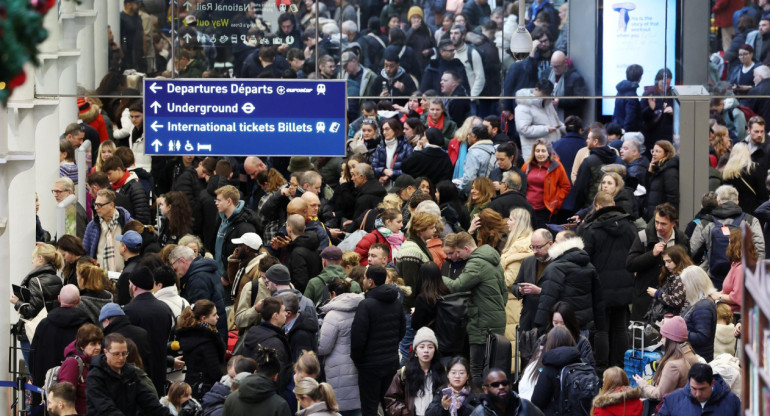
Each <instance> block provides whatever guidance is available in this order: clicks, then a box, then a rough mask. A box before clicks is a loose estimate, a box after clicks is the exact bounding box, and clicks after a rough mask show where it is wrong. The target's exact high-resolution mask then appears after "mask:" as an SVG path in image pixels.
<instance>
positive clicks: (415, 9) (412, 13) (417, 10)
mask: <svg viewBox="0 0 770 416" xmlns="http://www.w3.org/2000/svg"><path fill="white" fill-rule="evenodd" d="M415 15H417V16H420V18H421V19H423V20H424V19H425V14H424V13H423V12H422V9H421V8H420V6H412V7H410V8H409V13H407V14H406V20H407V21H410V20H412V16H415Z"/></svg>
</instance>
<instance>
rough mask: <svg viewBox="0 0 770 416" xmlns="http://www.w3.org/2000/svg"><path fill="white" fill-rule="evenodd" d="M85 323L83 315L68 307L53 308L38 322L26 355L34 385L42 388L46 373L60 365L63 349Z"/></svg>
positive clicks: (81, 312) (79, 311) (86, 321)
mask: <svg viewBox="0 0 770 416" xmlns="http://www.w3.org/2000/svg"><path fill="white" fill-rule="evenodd" d="M87 323H89V320H88V315H86V313H85V312H83V311H82V310H80V309H78V308H69V307H60V308H56V309H54V310H52V311H51V312H50V313H49V314H48V316H47V317H45V318H44V319H43V320H42V321H40V324H38V326H37V330H36V331H35V337H34V338H33V339H32V345H31V350H30V352H29V361H30V362H29V367H30V371H31V375H32V381H33V383H34V384H35V385H36V386H38V387H42V386H43V383H44V382H45V373H46V371H48V369H49V368H52V367H56V366H57V365H59V364H60V363H61V362H62V360H63V359H64V349H65V348H66V347H67V345H69V344H70V343H71V342H72V341H73V340H75V337H76V336H77V333H78V328H80V326H81V325H83V324H87Z"/></svg>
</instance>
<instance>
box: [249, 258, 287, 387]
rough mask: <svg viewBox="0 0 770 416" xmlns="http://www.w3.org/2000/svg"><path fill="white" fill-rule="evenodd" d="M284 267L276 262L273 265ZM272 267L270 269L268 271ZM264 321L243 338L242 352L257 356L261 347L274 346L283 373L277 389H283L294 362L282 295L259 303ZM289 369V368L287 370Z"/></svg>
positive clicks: (253, 356)
mask: <svg viewBox="0 0 770 416" xmlns="http://www.w3.org/2000/svg"><path fill="white" fill-rule="evenodd" d="M279 266H280V267H284V266H283V265H280V264H276V265H274V266H272V267H271V269H272V268H273V267H279ZM269 271H270V269H268V272H269ZM257 308H258V309H259V314H260V316H261V317H262V321H261V322H260V323H259V325H256V326H253V327H251V328H250V329H249V330H248V332H246V335H245V338H244V340H243V351H240V354H241V355H243V356H244V357H249V358H256V355H257V350H258V349H259V347H260V346H261V347H263V348H273V349H275V352H276V354H277V356H278V361H279V362H280V363H281V369H282V370H281V375H280V376H279V380H278V389H277V391H283V390H284V388H285V387H286V385H287V384H288V378H287V371H290V369H291V364H292V362H293V361H292V356H291V349H290V348H289V340H288V339H287V338H286V332H285V331H284V330H283V328H282V326H283V325H284V324H285V323H286V307H285V306H284V305H283V302H282V301H281V298H280V297H275V296H274V297H269V298H266V299H264V300H262V301H260V303H258V304H257ZM287 369H289V370H287Z"/></svg>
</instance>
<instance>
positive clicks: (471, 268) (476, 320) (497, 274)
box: [444, 244, 508, 344]
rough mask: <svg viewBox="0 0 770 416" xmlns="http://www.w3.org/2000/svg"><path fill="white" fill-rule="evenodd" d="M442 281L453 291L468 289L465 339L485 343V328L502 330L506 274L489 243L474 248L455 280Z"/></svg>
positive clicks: (496, 332)
mask: <svg viewBox="0 0 770 416" xmlns="http://www.w3.org/2000/svg"><path fill="white" fill-rule="evenodd" d="M444 284H446V285H447V287H448V288H449V290H450V291H452V293H457V292H471V299H470V301H469V302H468V325H467V326H466V329H467V331H468V341H469V342H470V343H471V344H484V343H485V342H486V338H487V330H488V329H489V330H491V331H492V332H494V333H495V334H501V335H502V334H504V333H505V322H506V316H505V304H506V301H507V300H508V294H507V287H506V285H505V273H504V272H503V267H502V265H501V264H500V254H498V252H497V250H495V249H494V248H493V247H492V246H490V245H487V244H485V245H483V246H481V247H479V248H477V249H476V250H475V251H474V252H473V253H471V255H470V257H468V262H467V263H466V264H465V268H464V269H463V272H462V273H461V274H460V276H458V277H457V279H455V280H451V279H449V278H446V277H444Z"/></svg>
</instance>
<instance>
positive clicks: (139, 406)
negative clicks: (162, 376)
mask: <svg viewBox="0 0 770 416" xmlns="http://www.w3.org/2000/svg"><path fill="white" fill-rule="evenodd" d="M86 391H87V392H88V395H87V396H86V404H87V409H88V412H87V413H88V414H89V415H108V416H123V415H134V414H137V411H138V410H141V411H142V414H144V415H154V416H171V412H169V410H168V408H167V407H163V406H162V405H161V404H160V402H159V401H158V396H156V395H155V393H154V392H153V391H152V390H151V389H150V387H149V386H147V385H146V384H144V383H143V382H142V381H141V379H140V378H139V373H138V371H137V368H136V367H134V366H133V365H132V364H126V365H124V366H123V368H122V369H121V372H120V374H118V373H116V372H115V371H113V370H112V369H111V368H110V366H109V365H107V358H106V357H105V356H104V355H103V354H100V355H97V356H95V357H93V358H92V359H91V368H90V371H89V372H88V378H86Z"/></svg>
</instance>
